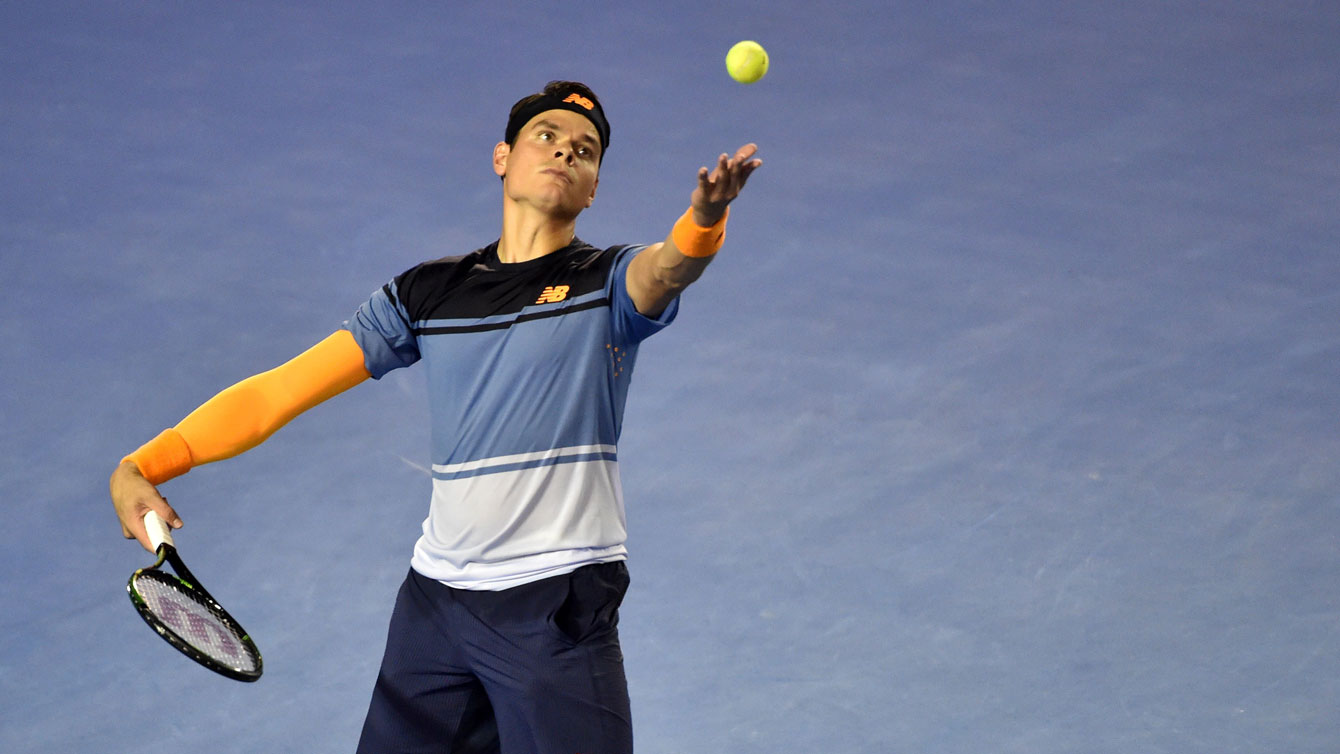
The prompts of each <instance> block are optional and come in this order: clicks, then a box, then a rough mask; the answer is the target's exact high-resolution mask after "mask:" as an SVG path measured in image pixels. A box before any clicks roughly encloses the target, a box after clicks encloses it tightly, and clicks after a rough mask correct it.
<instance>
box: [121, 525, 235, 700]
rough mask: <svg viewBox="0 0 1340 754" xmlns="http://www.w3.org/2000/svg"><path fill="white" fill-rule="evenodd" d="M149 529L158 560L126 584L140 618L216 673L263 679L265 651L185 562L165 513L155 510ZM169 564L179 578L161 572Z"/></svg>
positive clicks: (132, 576)
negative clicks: (173, 539)
mask: <svg viewBox="0 0 1340 754" xmlns="http://www.w3.org/2000/svg"><path fill="white" fill-rule="evenodd" d="M144 528H145V529H146V530H147V531H148V533H149V543H150V544H152V545H153V546H154V550H155V552H156V553H157V555H158V562H156V563H154V564H153V565H151V566H148V567H147V568H141V569H139V570H138V571H136V572H135V573H133V574H131V576H130V582H129V583H127V584H126V591H128V592H129V593H130V601H131V603H132V604H134V605H135V609H136V610H137V611H138V612H139V614H140V617H141V618H143V619H144V622H145V623H148V624H149V627H150V628H152V629H153V630H154V631H156V632H157V633H158V635H159V636H161V637H163V639H164V640H166V641H167V643H168V644H171V645H172V646H174V647H176V648H177V649H178V650H180V651H181V653H182V654H184V655H186V656H187V657H189V658H191V659H192V660H195V661H196V662H198V663H200V664H201V665H204V666H205V667H207V668H209V669H210V670H213V671H214V672H215V673H219V674H221V675H225V676H227V677H229V678H232V679H234V680H238V681H254V680H256V679H258V678H260V677H261V653H260V650H258V649H256V644H255V642H253V641H252V640H251V637H250V636H247V632H246V631H245V630H243V628H242V626H240V625H238V623H237V621H235V620H233V616H231V615H229V614H228V611H227V610H224V609H223V607H222V606H221V605H220V604H219V603H218V601H217V600H215V599H214V598H213V597H212V596H210V594H209V592H207V591H205V588H204V587H203V586H201V585H200V580H199V579H197V578H196V577H195V576H194V575H193V574H192V573H191V572H190V570H189V569H187V568H186V564H184V563H182V562H181V558H180V557H179V556H178V555H177V547H176V545H175V544H173V542H172V534H171V532H170V531H169V530H168V525H167V524H166V523H165V522H164V521H163V519H162V517H160V516H159V515H158V514H157V513H155V512H153V511H149V512H148V513H147V514H145V516H144ZM164 562H166V563H168V564H169V565H171V566H172V570H173V571H175V572H176V575H175V576H174V575H172V574H171V573H168V572H167V571H164V570H161V568H160V567H161V566H162V565H163V563H164Z"/></svg>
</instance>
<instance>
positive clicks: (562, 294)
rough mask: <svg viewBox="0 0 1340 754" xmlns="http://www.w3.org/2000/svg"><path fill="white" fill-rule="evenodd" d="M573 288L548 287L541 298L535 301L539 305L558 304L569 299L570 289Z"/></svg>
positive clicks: (563, 286)
mask: <svg viewBox="0 0 1340 754" xmlns="http://www.w3.org/2000/svg"><path fill="white" fill-rule="evenodd" d="M570 287H571V286H566V285H546V286H545V287H544V291H543V292H541V293H540V297H539V298H537V299H535V303H537V304H557V303H558V302H560V301H562V300H563V299H565V298H567V297H568V289H569V288H570Z"/></svg>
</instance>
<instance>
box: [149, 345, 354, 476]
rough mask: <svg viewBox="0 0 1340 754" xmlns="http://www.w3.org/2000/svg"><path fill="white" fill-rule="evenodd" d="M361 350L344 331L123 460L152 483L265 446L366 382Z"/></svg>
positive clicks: (214, 401) (232, 390)
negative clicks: (289, 425) (304, 417)
mask: <svg viewBox="0 0 1340 754" xmlns="http://www.w3.org/2000/svg"><path fill="white" fill-rule="evenodd" d="M369 376H371V375H369V374H368V370H367V367H366V366H364V363H363V350H362V349H361V348H359V347H358V343H357V342H356V341H355V340H354V336H353V334H352V333H350V332H349V331H348V330H340V331H338V332H336V333H334V334H332V335H331V336H329V337H327V338H326V339H325V340H323V341H321V342H320V343H317V344H316V345H315V346H312V347H311V348H309V349H308V350H306V351H304V352H303V353H301V354H299V355H298V356H297V357H295V358H294V359H292V360H291V361H288V362H287V363H285V364H283V365H281V366H278V367H275V368H274V369H271V370H270V371H268V372H262V373H260V374H257V375H255V376H252V377H248V378H247V379H245V380H242V381H241V382H239V383H237V384H236V385H233V386H232V387H229V388H227V389H225V390H224V391H223V392H221V393H219V394H218V395H216V396H214V397H213V398H210V399H209V400H208V401H205V403H204V404H203V405H201V406H200V407H199V408H197V409H196V410H195V411H192V412H191V413H190V415H188V416H187V417H186V418H185V419H182V420H181V422H180V423H179V424H178V425H177V426H176V427H174V428H173V429H169V430H165V431H164V432H163V433H162V434H160V435H159V436H158V437H155V438H154V439H153V440H150V441H149V442H147V443H145V444H144V445H143V446H141V447H140V449H139V450H136V451H135V452H134V453H132V454H130V455H129V456H126V458H125V459H123V460H130V461H134V462H135V465H136V466H138V467H139V469H140V473H142V474H144V476H145V478H146V479H148V480H149V481H150V482H152V483H154V484H161V483H163V482H165V481H167V480H168V479H172V478H173V477H177V476H181V475H182V474H185V473H186V472H187V471H189V470H190V469H191V468H192V467H194V466H199V465H201V464H205V463H210V462H213V461H220V460H223V459H224V458H231V457H233V456H235V455H237V454H239V453H242V452H243V451H246V450H249V449H251V448H254V447H256V446H257V445H259V444H261V443H262V442H264V441H265V439H266V438H268V437H269V436H270V435H272V434H274V433H275V431H276V430H278V429H279V428H280V427H282V426H284V425H285V424H287V423H289V421H291V420H292V419H293V418H294V417H295V416H297V415H298V414H301V413H302V412H304V411H306V410H307V409H309V408H311V407H313V406H315V405H316V404H318V403H321V402H322V401H325V400H327V399H329V398H333V397H334V396H336V395H339V394H340V393H342V392H344V391H345V390H348V389H349V388H351V387H353V386H354V385H357V384H358V383H360V382H362V381H364V380H366V379H368V377H369Z"/></svg>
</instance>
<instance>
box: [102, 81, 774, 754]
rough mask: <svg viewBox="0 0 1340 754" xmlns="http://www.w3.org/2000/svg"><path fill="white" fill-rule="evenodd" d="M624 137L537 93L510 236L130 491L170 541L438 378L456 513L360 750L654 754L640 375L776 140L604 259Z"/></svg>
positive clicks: (566, 90) (445, 483) (417, 277)
mask: <svg viewBox="0 0 1340 754" xmlns="http://www.w3.org/2000/svg"><path fill="white" fill-rule="evenodd" d="M609 143H610V127H609V123H608V122H607V121H606V119H605V114H604V111H603V109H602V108H601V105H600V101H599V100H598V99H597V98H596V95H595V94H594V93H593V92H592V91H591V90H590V89H589V88H587V87H586V86H585V85H583V84H580V83H577V82H571V81H555V82H550V83H549V84H548V85H547V86H546V87H545V88H544V90H543V91H542V92H540V93H537V94H533V95H531V96H528V97H525V98H523V99H521V100H520V101H518V102H517V103H516V104H515V105H514V106H513V107H512V110H511V112H510V114H509V117H508V120H507V127H506V130H505V132H504V139H503V141H501V142H499V143H498V144H497V145H496V146H495V147H494V148H493V170H494V172H495V173H496V174H497V175H498V176H499V177H501V179H502V233H501V235H500V236H499V238H498V240H497V241H495V242H493V243H491V244H489V245H487V246H484V247H483V248H480V249H477V250H475V251H472V252H470V253H467V254H462V255H458V256H448V257H444V258H442V259H437V260H435V261H431V262H425V263H423V264H420V265H418V266H415V267H413V268H411V269H409V270H407V271H405V272H404V273H402V274H400V275H398V276H396V277H395V278H393V279H392V280H391V281H389V282H388V283H387V284H386V285H384V286H382V288H381V289H380V290H377V291H376V292H374V293H373V294H372V296H371V298H370V299H369V300H368V301H367V302H366V303H364V304H363V305H362V306H361V307H360V308H359V309H358V310H357V311H356V312H355V313H354V315H353V316H352V317H351V318H350V319H349V320H348V321H347V322H345V323H344V326H343V327H342V328H341V329H339V330H338V331H336V332H335V333H334V334H332V335H331V336H329V337H328V338H326V339H325V340H323V341H321V342H320V343H318V344H317V345H315V346H314V347H312V348H311V349H309V350H308V351H306V352H304V353H302V354H300V355H299V356H297V357H296V358H294V359H293V360H291V361H289V362H288V363H286V364H283V365H282V366H279V367H277V368H275V369H272V370H270V371H268V372H263V373H261V374H257V375H255V376H253V377H250V378H248V379H246V380H243V381H242V382H240V383H238V384H236V385H233V386H232V387H229V388H227V389H226V390H224V391H223V392H221V393H219V394H218V395H217V396H215V397H213V398H211V399H210V400H209V401H207V402H206V403H205V404H203V405H202V406H200V407H199V408H198V409H196V410H195V411H193V412H192V413H191V414H190V415H189V416H187V417H186V418H185V419H183V420H182V421H181V422H180V423H179V424H178V425H177V426H176V427H174V428H172V429H168V430H165V431H164V432H162V433H161V434H160V435H158V436H157V437H156V438H154V439H153V440H151V441H149V442H148V443H146V444H145V445H143V446H142V447H140V448H139V449H138V450H136V451H135V452H134V453H132V454H131V455H129V456H127V457H126V458H125V459H123V461H122V462H121V464H120V465H119V466H118V467H117V468H116V470H115V471H114V472H113V474H112V478H111V496H112V501H113V503H114V505H115V507H116V512H117V515H118V516H119V517H120V520H121V527H122V533H123V534H125V536H127V537H133V538H135V539H138V540H139V541H140V543H141V544H143V545H144V546H145V547H146V548H147V547H148V540H147V538H146V535H145V532H144V525H143V522H142V519H143V516H144V514H145V513H146V512H147V511H149V510H155V511H158V513H159V514H160V515H162V516H163V518H164V520H166V521H169V522H170V523H171V524H172V525H173V526H174V527H179V526H180V525H181V518H180V517H179V516H178V514H177V512H176V511H175V510H173V508H172V507H171V506H170V505H169V504H168V502H167V500H165V499H164V498H163V497H162V495H160V494H159V492H158V490H157V485H159V484H162V483H163V482H165V481H167V480H168V479H172V478H174V477H176V476H179V475H181V474H183V473H185V472H186V471H188V470H189V469H190V468H192V467H193V466H198V465H200V464H204V463H210V462H212V461H217V460H220V459H223V458H228V457H231V456H234V455H237V454H238V453H241V452H243V451H245V450H247V449H249V448H251V447H254V446H255V445H257V444H259V443H261V442H262V441H264V440H265V439H266V438H267V437H269V436H270V435H271V434H272V433H273V432H274V431H275V430H277V429H278V428H279V427H281V426H283V425H284V424H285V423H287V422H288V421H289V420H290V419H292V418H293V417H295V416H297V415H298V414H299V413H301V412H302V411H305V410H307V409H308V408H311V407H312V406H315V405H316V404H318V403H320V402H322V401H324V400H326V399H328V398H330V397H332V396H334V395H336V394H338V393H341V392H343V391H345V390H347V389H349V388H351V387H353V386H354V385H357V384H359V383H361V382H363V381H364V380H366V379H368V378H369V377H372V378H374V379H378V378H380V377H382V376H383V375H385V374H386V373H387V372H389V371H391V370H393V369H397V368H400V367H405V366H409V365H410V364H413V363H415V362H417V361H424V362H425V363H426V364H427V369H428V385H429V402H430V416H431V421H432V448H431V452H432V462H433V466H432V476H433V486H432V498H431V500H430V502H429V510H428V517H427V519H426V520H425V521H424V523H423V534H422V536H421V537H420V538H419V540H418V542H417V544H416V545H415V547H414V553H413V556H412V558H411V560H410V569H409V574H408V576H407V577H406V579H405V581H404V583H403V585H402V586H401V589H400V592H399V595H398V597H397V600H396V605H395V609H394V611H393V613H392V615H391V621H390V629H389V631H388V635H387V642H386V651H385V655H384V657H383V660H382V666H381V670H380V672H379V674H378V678H377V682H376V686H375V687H374V690H373V694H372V701H371V703H370V705H369V709H368V713H367V717H366V720H365V722H364V726H363V732H362V737H361V740H360V743H359V748H358V751H359V752H364V753H370V752H402V751H416V752H417V751H434V752H502V753H503V754H523V753H534V754H541V753H544V754H578V753H580V754H626V753H627V752H630V751H631V750H632V727H631V718H630V713H629V703H628V689H627V684H626V681H625V676H624V670H623V655H622V653H621V650H620V647H619V638H618V631H617V628H616V626H617V623H618V608H619V605H620V603H621V601H622V599H623V596H624V592H625V590H626V589H627V587H628V571H627V569H626V567H625V564H624V561H625V558H626V555H627V551H626V550H625V547H624V541H625V535H626V531H625V519H624V504H623V496H622V492H621V489H620V484H619V468H618V450H617V447H618V439H619V434H620V430H621V425H622V420H623V410H624V403H625V400H626V397H627V391H628V382H629V379H630V377H631V376H632V371H633V365H634V362H635V360H636V358H637V350H638V344H639V343H641V342H642V341H643V340H644V339H645V338H647V337H648V336H650V335H652V334H654V333H656V332H658V331H659V330H660V329H661V328H663V327H665V326H666V325H668V324H669V323H670V322H671V321H672V320H673V319H674V318H675V315H676V312H677V310H678V297H679V294H680V292H682V291H683V290H684V288H685V287H686V286H688V285H689V284H691V283H692V282H693V281H694V280H696V279H697V278H698V277H699V275H701V274H702V272H703V270H704V269H705V268H706V267H707V265H708V264H709V263H710V262H711V261H712V259H713V255H714V254H716V252H717V251H718V249H720V248H721V245H722V240H723V238H724V234H725V225H726V219H727V215H728V210H727V207H728V205H729V204H730V203H731V202H732V200H734V199H735V198H736V197H737V196H738V195H739V194H740V191H741V189H743V188H744V185H745V182H746V181H747V180H748V178H749V176H750V174H751V173H752V172H753V171H754V170H755V169H757V168H758V167H759V166H760V165H761V164H762V162H761V161H760V160H758V159H756V158H755V157H754V155H755V153H756V151H757V150H756V147H755V146H754V145H753V144H749V145H746V146H744V147H742V148H740V149H739V150H738V151H737V152H736V153H735V154H734V155H733V156H728V155H726V154H722V155H721V156H720V157H719V158H718V159H717V161H716V164H715V166H714V167H713V168H712V169H711V170H709V169H708V168H705V167H704V168H701V169H700V170H699V171H698V176H697V184H696V186H695V187H694V189H693V191H692V193H691V195H690V200H689V205H690V206H689V209H688V210H687V211H686V212H685V213H684V214H683V216H681V217H680V218H679V219H678V220H676V221H675V222H674V223H673V225H672V228H671V230H670V233H669V235H667V236H666V238H665V240H664V241H661V242H660V243H656V244H653V245H650V246H638V245H627V246H613V247H609V248H604V249H601V248H597V247H594V246H591V245H589V244H587V243H585V242H584V241H582V240H581V239H579V238H577V236H576V233H575V231H576V221H577V217H578V216H579V215H580V214H581V213H582V211H583V210H585V209H586V208H588V207H590V206H591V204H592V202H593V201H594V200H595V197H596V187H597V185H598V184H599V182H600V165H601V161H602V160H603V158H604V156H605V151H606V149H608V147H609Z"/></svg>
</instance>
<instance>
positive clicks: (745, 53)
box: [726, 39, 768, 84]
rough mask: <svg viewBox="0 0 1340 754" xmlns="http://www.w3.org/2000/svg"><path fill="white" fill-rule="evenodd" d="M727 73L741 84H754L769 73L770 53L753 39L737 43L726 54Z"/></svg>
mask: <svg viewBox="0 0 1340 754" xmlns="http://www.w3.org/2000/svg"><path fill="white" fill-rule="evenodd" d="M726 72H727V73H729V74H730V77H731V78H733V79H735V80H736V81H738V82H740V83H741V84H752V83H754V82H755V81H758V80H759V79H761V78H763V74H765V73H767V72H768V51H767V50H765V49H763V45H761V44H759V43H758V42H755V41H754V40H752V39H746V40H745V41H743V42H737V43H736V44H735V46H734V47H732V48H730V52H727V53H726Z"/></svg>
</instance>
